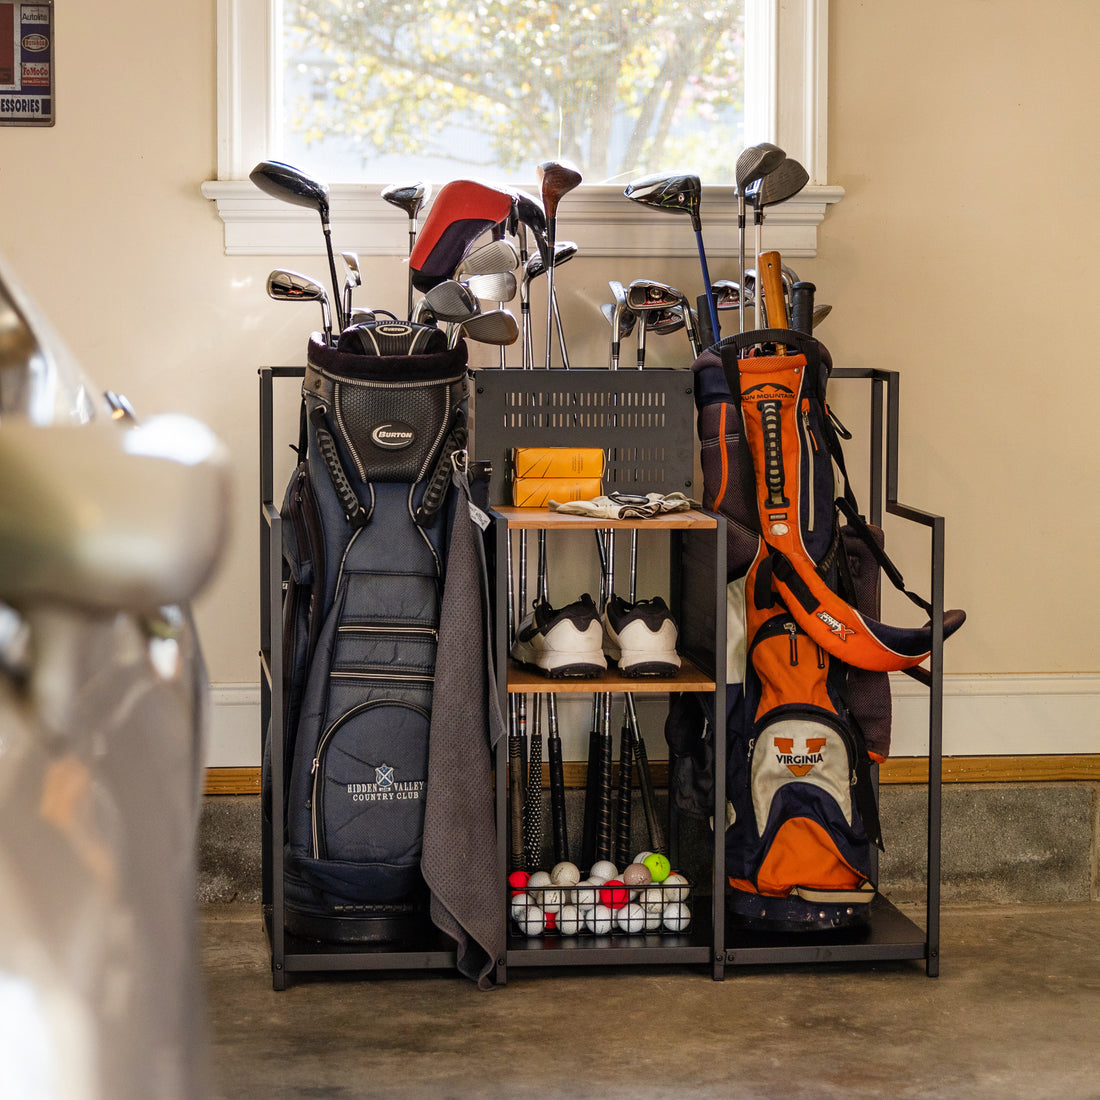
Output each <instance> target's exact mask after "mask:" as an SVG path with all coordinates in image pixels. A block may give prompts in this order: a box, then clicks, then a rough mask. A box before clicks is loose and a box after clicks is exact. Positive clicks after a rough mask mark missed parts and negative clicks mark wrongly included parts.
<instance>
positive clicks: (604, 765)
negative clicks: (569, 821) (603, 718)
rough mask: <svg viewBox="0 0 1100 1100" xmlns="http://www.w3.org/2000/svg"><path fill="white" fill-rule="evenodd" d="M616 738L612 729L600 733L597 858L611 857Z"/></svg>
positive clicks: (597, 789) (597, 793)
mask: <svg viewBox="0 0 1100 1100" xmlns="http://www.w3.org/2000/svg"><path fill="white" fill-rule="evenodd" d="M613 755H614V740H613V739H612V737H611V733H610V731H609V732H607V733H603V734H601V735H600V758H599V765H598V767H599V771H598V776H597V788H596V859H610V858H611V765H612V757H613Z"/></svg>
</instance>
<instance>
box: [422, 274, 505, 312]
mask: <svg viewBox="0 0 1100 1100" xmlns="http://www.w3.org/2000/svg"><path fill="white" fill-rule="evenodd" d="M456 275H457V272H456ZM440 285H442V284H440ZM459 285H461V286H464V287H465V288H466V289H467V290H468V291H469V292H470V293H471V294H472V295H473V296H474V297H475V298H480V299H481V300H482V301H483V302H497V303H499V304H500V305H503V304H504V303H505V302H510V301H511V300H512V299H513V298H514V297H515V296H516V290H517V289H518V286H519V284H518V283H517V282H516V277H515V275H513V274H512V272H510V271H493V272H486V273H485V274H484V275H464V276H462V278H461V279H460V280H459Z"/></svg>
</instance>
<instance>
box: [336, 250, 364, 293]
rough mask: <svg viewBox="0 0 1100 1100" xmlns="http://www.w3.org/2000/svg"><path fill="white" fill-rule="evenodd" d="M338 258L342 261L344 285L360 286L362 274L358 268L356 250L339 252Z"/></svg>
mask: <svg viewBox="0 0 1100 1100" xmlns="http://www.w3.org/2000/svg"><path fill="white" fill-rule="evenodd" d="M340 259H341V260H343V261H344V271H345V275H344V285H345V286H351V287H357V286H362V285H363V274H362V272H361V271H360V270H359V254H358V253H357V252H341V253H340Z"/></svg>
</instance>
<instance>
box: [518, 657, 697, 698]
mask: <svg viewBox="0 0 1100 1100" xmlns="http://www.w3.org/2000/svg"><path fill="white" fill-rule="evenodd" d="M681 660H682V661H683V664H682V665H681V666H680V669H679V671H678V672H677V673H676V675H675V676H639V677H634V678H630V677H627V676H623V675H622V674H621V673H620V672H619V670H618V669H617V668H614V667H612V668H609V669H608V670H607V671H606V672H604V673H601V675H599V676H593V677H592V678H591V679H588V680H583V679H578V678H575V677H562V678H561V679H557V680H554V679H551V678H550V677H548V676H544V675H543V674H542V673H541V672H535V671H533V670H532V669H530V668H525V667H524V666H523V665H518V664H516V663H515V661H511V660H510V661H509V662H508V691H509V693H510V694H513V695H526V694H546V695H579V694H587V695H599V694H601V693H603V692H608V691H621V692H628V693H629V694H631V695H656V694H660V693H661V692H669V691H713V690H714V680H713V679H712V678H710V677H708V676H706V675H704V673H703V672H701V671H700V670H699V669H698V668H697V667H696V666H695V665H693V664H692V663H691V662H690V661H688V660H687V659H686V658H681Z"/></svg>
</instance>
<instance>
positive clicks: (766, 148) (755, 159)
mask: <svg viewBox="0 0 1100 1100" xmlns="http://www.w3.org/2000/svg"><path fill="white" fill-rule="evenodd" d="M786 158H787V154H786V153H784V152H783V150H782V149H780V148H779V146H778V145H772V144H771V142H768V141H764V142H761V143H760V144H759V145H750V146H749V147H748V148H747V149H745V150H743V151H742V153H741V155H740V156H739V157H738V158H737V166H736V168H735V170H734V175H735V179H736V182H737V257H738V262H739V267H738V271H740V273H741V285H742V286H745V217H746V206H745V192H746V191H747V189H748V188H749V186H750V185H751V184H753V183H755V182H756V181H757V180H758V179H760V178H762V177H763V176H766V175H767V174H768V173H769V172H774V171H775V169H776V168H778V167H779V165H780V164H782V163H783V161H784V160H786ZM739 324H740V331H741V332H744V331H745V311H744V310H741V311H740V318H739Z"/></svg>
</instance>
